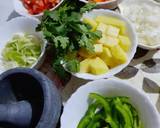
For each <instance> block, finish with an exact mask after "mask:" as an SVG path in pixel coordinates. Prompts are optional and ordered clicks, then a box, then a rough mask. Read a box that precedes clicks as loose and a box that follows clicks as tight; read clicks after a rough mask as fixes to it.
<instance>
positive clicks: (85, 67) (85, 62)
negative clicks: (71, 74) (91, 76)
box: [80, 59, 91, 73]
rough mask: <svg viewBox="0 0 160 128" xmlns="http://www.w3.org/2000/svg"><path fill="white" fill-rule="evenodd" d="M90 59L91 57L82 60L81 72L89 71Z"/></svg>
mask: <svg viewBox="0 0 160 128" xmlns="http://www.w3.org/2000/svg"><path fill="white" fill-rule="evenodd" d="M90 60H91V59H85V60H83V61H81V62H80V73H88V72H89V70H90V68H89V67H90Z"/></svg>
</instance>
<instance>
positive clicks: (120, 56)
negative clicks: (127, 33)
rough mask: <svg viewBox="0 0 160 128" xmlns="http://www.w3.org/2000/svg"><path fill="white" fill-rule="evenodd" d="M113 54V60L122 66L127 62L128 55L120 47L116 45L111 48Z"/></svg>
mask: <svg viewBox="0 0 160 128" xmlns="http://www.w3.org/2000/svg"><path fill="white" fill-rule="evenodd" d="M111 53H112V55H113V58H114V59H115V60H116V61H117V62H118V63H120V64H122V63H125V62H126V61H127V54H126V53H125V52H124V50H123V49H122V48H121V47H120V46H119V45H116V46H115V47H112V48H111Z"/></svg>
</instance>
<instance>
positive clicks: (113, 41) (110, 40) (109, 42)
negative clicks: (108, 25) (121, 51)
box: [98, 35, 119, 48]
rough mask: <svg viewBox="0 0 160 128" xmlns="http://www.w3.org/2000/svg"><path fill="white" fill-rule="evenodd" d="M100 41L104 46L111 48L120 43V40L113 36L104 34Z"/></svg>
mask: <svg viewBox="0 0 160 128" xmlns="http://www.w3.org/2000/svg"><path fill="white" fill-rule="evenodd" d="M98 43H101V44H103V45H104V46H107V47H109V48H111V47H114V46H116V45H118V43H119V40H118V39H117V38H114V37H111V36H106V35H103V36H102V38H101V39H100V40H99V41H98Z"/></svg>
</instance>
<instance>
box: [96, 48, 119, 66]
mask: <svg viewBox="0 0 160 128" xmlns="http://www.w3.org/2000/svg"><path fill="white" fill-rule="evenodd" d="M99 57H100V58H101V59H102V60H103V61H104V62H105V63H106V65H107V66H109V67H110V68H113V67H115V66H117V65H118V64H117V63H116V62H115V61H114V58H113V56H112V53H111V51H110V49H109V48H107V47H103V52H102V53H101V54H100V55H99Z"/></svg>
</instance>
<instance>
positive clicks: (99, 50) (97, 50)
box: [94, 44, 103, 54]
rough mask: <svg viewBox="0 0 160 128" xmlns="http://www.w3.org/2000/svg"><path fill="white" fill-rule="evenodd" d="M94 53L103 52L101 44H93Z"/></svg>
mask: <svg viewBox="0 0 160 128" xmlns="http://www.w3.org/2000/svg"><path fill="white" fill-rule="evenodd" d="M94 51H95V53H96V54H100V53H102V52H103V45H102V44H94Z"/></svg>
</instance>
